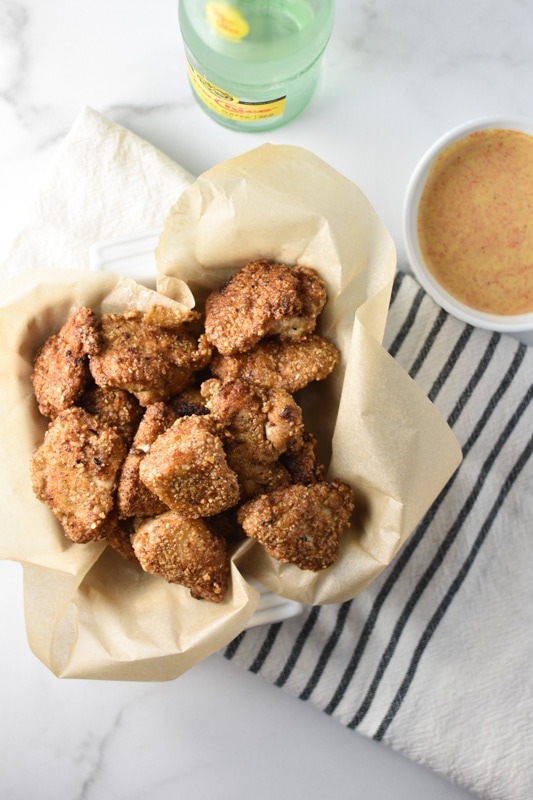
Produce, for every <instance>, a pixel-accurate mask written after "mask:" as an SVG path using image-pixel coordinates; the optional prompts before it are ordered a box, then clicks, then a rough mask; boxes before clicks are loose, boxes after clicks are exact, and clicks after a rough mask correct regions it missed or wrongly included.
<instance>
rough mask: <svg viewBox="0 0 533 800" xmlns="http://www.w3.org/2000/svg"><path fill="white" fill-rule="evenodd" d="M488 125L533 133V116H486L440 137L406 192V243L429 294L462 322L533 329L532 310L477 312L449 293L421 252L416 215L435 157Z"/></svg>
mask: <svg viewBox="0 0 533 800" xmlns="http://www.w3.org/2000/svg"><path fill="white" fill-rule="evenodd" d="M488 128H504V129H507V130H515V131H522V132H523V133H528V134H531V135H533V119H519V118H511V117H484V118H482V119H478V120H473V121H471V122H467V123H464V124H463V125H459V126H458V127H456V128H453V129H452V130H451V131H449V132H448V133H446V134H444V136H441V138H440V139H438V140H437V141H436V142H435V144H434V145H433V146H432V147H430V148H429V150H428V151H427V152H426V153H425V155H424V156H423V157H422V159H421V160H420V161H419V163H418V165H417V166H416V169H415V171H414V172H413V174H412V176H411V179H410V181H409V184H408V186H407V191H406V195H405V203H404V210H403V228H404V238H405V246H406V250H407V256H408V259H409V263H410V265H411V268H412V270H413V273H414V275H415V277H416V278H417V280H418V281H419V283H420V284H421V285H422V287H423V288H424V289H425V290H426V291H427V292H428V294H429V295H431V297H432V298H433V299H434V300H435V301H436V302H437V303H438V304H439V305H440V306H441V307H442V308H444V309H445V310H446V311H448V312H449V313H450V314H453V315H454V316H455V317H457V318H458V319H460V320H462V321H463V322H467V323H469V324H470V325H476V326H477V327H480V328H487V329H489V330H493V331H503V332H508V333H513V332H519V331H533V312H532V313H528V314H517V315H505V316H503V315H496V314H488V313H485V312H483V311H477V310H476V309H473V308H470V307H469V306H467V305H465V304H464V303H462V302H460V301H459V300H457V299H456V298H455V297H453V296H452V295H451V294H449V293H448V292H447V291H446V290H445V289H443V287H442V286H441V285H440V284H439V283H438V282H437V281H436V280H435V278H434V277H433V276H432V275H431V274H430V273H429V272H428V270H427V268H426V266H425V264H424V260H423V258H422V254H421V252H420V247H419V242H418V236H417V226H416V221H417V214H418V205H419V203H420V197H421V195H422V191H423V189H424V186H425V183H426V180H427V178H428V175H429V172H430V170H431V167H432V166H433V163H434V161H435V159H436V158H437V157H438V156H439V154H440V153H441V152H442V151H443V150H445V149H446V148H447V147H448V146H449V145H451V144H453V143H454V142H457V141H459V140H460V139H463V138H464V137H466V136H468V135H469V134H471V133H474V132H475V131H480V130H487V129H488Z"/></svg>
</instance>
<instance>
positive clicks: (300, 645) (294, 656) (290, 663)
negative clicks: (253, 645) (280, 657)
mask: <svg viewBox="0 0 533 800" xmlns="http://www.w3.org/2000/svg"><path fill="white" fill-rule="evenodd" d="M320 608H321V606H313V607H312V608H311V611H310V612H309V614H308V615H307V619H306V620H305V623H304V624H303V625H302V627H301V629H300V633H299V634H298V636H297V638H296V641H295V643H294V645H293V648H292V650H291V652H290V654H289V657H288V659H287V661H286V662H285V666H284V667H283V669H282V670H281V672H280V674H279V675H278V677H277V679H276V680H275V682H274V685H275V686H285V684H286V683H287V681H288V679H289V677H290V674H291V672H292V671H293V669H294V667H295V666H296V664H297V662H298V659H299V658H300V655H301V653H302V650H303V649H304V646H305V643H306V641H307V640H308V638H309V636H310V635H311V631H312V630H313V628H314V627H315V624H316V621H317V619H318V616H319V614H320Z"/></svg>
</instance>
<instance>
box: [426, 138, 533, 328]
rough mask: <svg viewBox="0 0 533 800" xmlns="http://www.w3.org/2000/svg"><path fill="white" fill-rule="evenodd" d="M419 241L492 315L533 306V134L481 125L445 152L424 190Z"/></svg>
mask: <svg viewBox="0 0 533 800" xmlns="http://www.w3.org/2000/svg"><path fill="white" fill-rule="evenodd" d="M417 231H418V240H419V244H420V250H421V253H422V257H423V259H424V262H425V264H426V267H427V269H428V270H429V272H430V273H431V274H432V275H433V277H434V278H435V279H436V280H437V281H438V283H439V284H440V285H441V286H442V287H443V288H444V289H446V290H447V291H448V292H449V293H450V294H451V295H453V296H454V297H456V298H457V299H458V300H460V301H461V302H463V303H465V304H466V305H468V306H470V307H471V308H474V309H477V310H478V311H484V312H487V313H489V314H501V315H512V314H525V313H527V312H530V311H533V136H530V135H529V134H526V133H522V132H520V131H513V130H507V129H499V128H493V129H490V130H484V131H478V132H476V133H472V134H470V135H469V136H466V137H465V138H464V139H461V140H460V141H459V142H455V143H454V144H452V145H450V146H449V147H448V148H447V149H446V150H444V151H443V152H442V153H441V155H440V156H439V157H438V158H437V160H436V162H435V164H434V166H433V167H432V170H431V172H430V174H429V177H428V180H427V183H426V185H425V187H424V190H423V192H422V197H421V200H420V204H419V208H418V217H417Z"/></svg>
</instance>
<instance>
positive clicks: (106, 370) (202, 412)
mask: <svg viewBox="0 0 533 800" xmlns="http://www.w3.org/2000/svg"><path fill="white" fill-rule="evenodd" d="M326 299H327V298H326V290H325V286H324V283H323V281H322V280H321V278H320V277H319V276H318V274H317V273H316V272H315V271H314V270H312V269H310V268H307V267H300V266H294V267H291V266H287V265H284V264H278V263H273V262H270V261H266V260H262V261H255V262H252V263H249V264H247V265H246V266H245V267H243V268H242V269H241V270H239V271H238V272H237V273H236V274H235V275H233V277H232V278H230V279H229V280H228V281H227V282H226V283H225V284H224V285H223V286H221V287H220V288H219V289H217V290H215V291H213V292H212V293H211V294H210V295H209V296H208V298H207V300H206V304H205V312H204V315H203V329H202V328H201V324H202V323H201V320H202V317H201V315H200V314H199V313H198V312H196V311H185V312H184V311H182V310H179V309H176V308H175V307H172V306H166V305H153V306H152V307H151V308H149V309H148V310H147V311H146V312H141V311H132V310H128V311H124V312H123V313H120V314H113V313H104V314H102V315H101V317H100V318H98V317H97V315H96V314H95V313H94V312H93V311H92V310H91V309H89V308H79V309H77V310H76V311H74V312H73V313H72V314H71V316H70V317H69V319H68V320H67V321H66V323H65V324H64V325H63V327H62V328H61V330H60V331H59V332H58V333H56V334H54V335H52V336H50V337H49V338H48V339H47V340H46V341H45V342H44V344H43V345H42V346H41V348H40V349H39V351H38V352H37V354H36V357H35V362H34V370H33V374H32V381H33V387H34V391H35V397H36V399H37V403H38V406H39V410H40V412H41V414H43V415H44V416H46V417H48V418H50V422H49V425H48V428H47V431H46V433H45V437H44V441H43V443H42V444H41V446H40V447H39V448H38V449H37V450H36V452H35V453H34V454H33V456H32V459H31V479H32V486H33V491H34V493H35V494H36V496H37V497H38V498H39V499H40V500H41V501H43V502H44V503H46V504H48V505H49V506H50V508H51V510H52V511H53V513H54V515H55V516H56V518H57V519H58V520H59V522H60V523H61V525H62V527H63V530H64V532H65V534H66V535H67V536H68V537H69V538H70V539H71V540H72V541H74V542H78V543H86V542H90V541H94V540H100V539H104V540H106V542H107V543H108V544H110V545H111V546H112V547H114V548H115V550H117V551H118V552H119V553H120V554H121V555H122V556H124V557H125V558H127V559H130V560H132V561H135V562H138V563H139V564H140V565H141V567H142V569H144V570H145V571H146V572H149V573H151V574H154V575H158V576H160V577H161V578H163V579H165V580H166V581H169V582H170V583H177V584H180V585H182V586H185V587H187V588H188V589H189V590H190V594H191V595H192V597H194V598H198V599H200V598H203V599H206V600H210V601H213V602H220V601H222V600H223V599H224V596H225V593H226V590H227V586H228V581H229V576H230V558H229V554H228V553H229V551H230V550H231V548H232V547H233V546H234V545H235V544H236V543H237V542H238V541H240V540H242V539H243V538H245V537H251V538H253V539H256V540H257V541H259V542H260V543H261V544H262V545H263V547H264V548H265V549H266V551H267V552H268V554H269V555H271V556H272V557H273V558H275V559H277V560H278V561H280V562H283V563H291V564H296V565H297V566H298V567H300V568H301V569H304V570H312V571H315V572H316V571H319V570H322V569H325V568H327V567H328V566H330V565H331V564H333V563H334V562H335V561H336V559H337V558H338V555H339V539H340V535H341V533H342V531H343V530H344V528H346V527H347V526H348V525H349V519H350V515H351V513H352V510H353V506H354V495H353V491H352V489H351V488H350V487H349V486H348V485H346V484H345V483H343V482H341V481H339V480H332V481H326V480H325V470H324V467H323V466H322V464H321V463H319V460H318V456H317V441H316V439H315V437H314V435H313V434H311V433H310V432H307V431H306V430H305V428H304V422H303V414H302V409H301V407H300V406H299V405H298V403H297V402H296V401H295V399H294V397H293V395H294V393H296V392H298V391H300V390H301V389H303V388H304V387H305V386H306V385H307V384H309V383H310V382H311V381H316V380H321V379H323V378H325V377H326V376H327V375H329V374H330V372H331V371H332V370H333V369H334V368H335V366H336V365H337V364H338V361H339V352H338V350H337V348H336V347H335V346H334V345H333V344H331V343H329V342H327V341H326V340H324V339H323V338H322V337H320V336H318V335H317V334H316V333H315V328H316V321H317V317H318V315H319V314H320V312H321V311H322V309H323V307H324V305H325V303H326Z"/></svg>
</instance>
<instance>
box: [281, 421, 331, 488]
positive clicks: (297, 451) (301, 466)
mask: <svg viewBox="0 0 533 800" xmlns="http://www.w3.org/2000/svg"><path fill="white" fill-rule="evenodd" d="M282 463H283V464H284V466H285V467H286V468H287V469H288V471H289V474H290V476H291V482H292V483H318V482H319V481H323V480H324V478H325V472H326V470H325V468H324V465H323V464H321V463H320V461H319V460H318V441H317V438H316V436H314V434H312V433H309V432H307V431H306V432H305V433H304V435H303V436H302V439H301V441H300V443H299V444H298V445H297V446H296V447H293V448H291V450H290V451H288V452H287V453H284V454H283V456H282Z"/></svg>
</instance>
